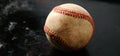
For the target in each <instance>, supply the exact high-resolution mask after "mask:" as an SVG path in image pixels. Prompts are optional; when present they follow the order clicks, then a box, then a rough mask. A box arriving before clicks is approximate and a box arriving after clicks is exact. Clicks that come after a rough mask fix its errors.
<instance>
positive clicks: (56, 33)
mask: <svg viewBox="0 0 120 56" xmlns="http://www.w3.org/2000/svg"><path fill="white" fill-rule="evenodd" d="M44 31H45V33H46V36H47V39H48V40H49V42H50V43H51V44H52V45H54V46H55V47H57V48H59V49H63V50H80V49H81V48H83V47H85V46H86V45H87V44H88V43H89V42H90V40H91V38H92V35H93V32H94V22H93V19H92V17H91V15H90V14H89V13H88V11H87V10H85V9H84V8H83V7H81V6H79V5H77V4H73V3H65V4H61V5H58V6H56V7H54V8H53V10H52V11H51V12H50V13H49V15H48V17H47V19H46V22H45V25H44Z"/></svg>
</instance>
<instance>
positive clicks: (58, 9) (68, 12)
mask: <svg viewBox="0 0 120 56" xmlns="http://www.w3.org/2000/svg"><path fill="white" fill-rule="evenodd" d="M53 10H54V11H55V12H58V13H61V14H64V15H68V16H72V17H75V18H81V19H86V20H88V21H89V22H90V23H91V24H92V26H93V29H94V22H93V20H92V18H91V17H90V16H88V15H84V14H81V13H80V12H76V11H72V10H69V9H65V8H61V7H58V6H56V7H54V8H53Z"/></svg>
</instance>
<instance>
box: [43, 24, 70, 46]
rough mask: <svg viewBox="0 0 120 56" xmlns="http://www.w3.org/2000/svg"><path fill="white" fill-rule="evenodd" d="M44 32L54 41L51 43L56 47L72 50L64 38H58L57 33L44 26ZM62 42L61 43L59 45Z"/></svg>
mask: <svg viewBox="0 0 120 56" xmlns="http://www.w3.org/2000/svg"><path fill="white" fill-rule="evenodd" d="M44 31H45V33H47V34H48V35H49V36H50V39H52V40H53V41H52V40H51V41H52V42H54V41H55V42H54V45H56V46H57V47H60V48H62V47H64V48H70V47H69V46H68V45H67V44H66V43H65V42H64V41H63V40H62V38H60V36H58V35H57V34H56V33H55V32H53V31H51V30H50V29H49V28H48V27H47V26H44ZM59 42H61V43H62V44H61V43H59Z"/></svg>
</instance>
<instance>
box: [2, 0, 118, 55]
mask: <svg viewBox="0 0 120 56" xmlns="http://www.w3.org/2000/svg"><path fill="white" fill-rule="evenodd" d="M63 3H75V4H78V5H81V6H82V7H84V8H85V9H86V10H88V12H90V14H91V16H92V17H93V19H94V22H95V33H94V36H93V38H92V40H91V42H90V43H89V44H88V46H87V47H85V48H83V49H81V50H80V51H77V52H64V51H60V50H58V49H56V48H54V47H53V46H51V44H50V43H49V42H48V40H47V39H46V36H45V34H44V31H43V26H44V23H45V20H46V17H47V15H48V13H49V12H50V11H51V10H52V8H53V7H54V6H56V5H60V4H63ZM119 10H120V4H119V2H118V1H117V0H113V1H112V0H0V56H64V55H65V56H66V55H67V56H120V22H119V21H120V11H119Z"/></svg>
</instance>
